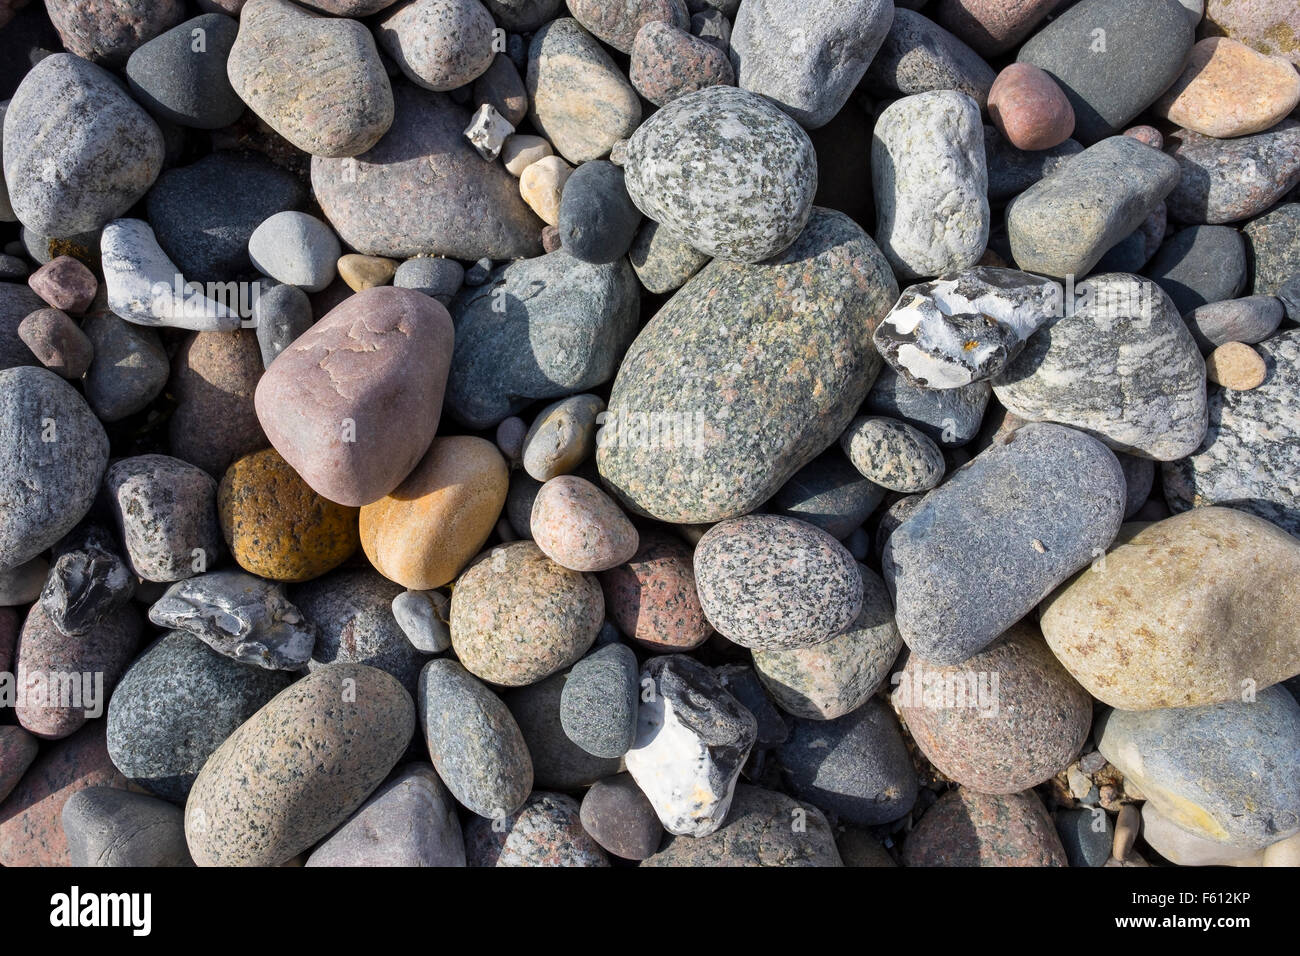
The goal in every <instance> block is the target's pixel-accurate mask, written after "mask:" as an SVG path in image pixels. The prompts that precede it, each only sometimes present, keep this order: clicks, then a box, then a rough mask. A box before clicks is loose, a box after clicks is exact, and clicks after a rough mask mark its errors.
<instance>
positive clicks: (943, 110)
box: [871, 90, 989, 279]
mask: <svg viewBox="0 0 1300 956" xmlns="http://www.w3.org/2000/svg"><path fill="white" fill-rule="evenodd" d="M871 184H872V188H873V189H874V190H875V197H876V242H878V243H879V244H880V249H881V251H882V252H884V254H885V257H886V258H887V259H888V260H889V264H890V265H891V266H893V267H894V271H895V272H896V273H897V274H898V275H899V277H900V278H903V279H920V278H926V277H928V276H937V275H943V274H944V273H947V272H956V271H958V270H961V269H965V268H968V267H970V266H973V265H974V264H975V263H976V262H978V261H979V258H980V256H982V255H983V254H984V248H985V246H987V245H988V239H989V201H988V167H987V166H986V165H985V159H984V126H983V124H982V123H981V122H980V110H979V106H977V105H976V103H975V101H974V100H973V99H971V98H970V97H969V96H967V95H966V94H965V93H958V92H956V91H954V90H935V91H932V92H929V93H918V94H916V95H915V96H905V97H903V98H902V99H901V100H896V101H895V102H894V103H892V104H890V105H889V106H888V107H887V108H886V109H885V111H884V112H883V113H881V114H880V118H879V119H878V120H876V129H875V132H874V133H873V134H872V137H871Z"/></svg>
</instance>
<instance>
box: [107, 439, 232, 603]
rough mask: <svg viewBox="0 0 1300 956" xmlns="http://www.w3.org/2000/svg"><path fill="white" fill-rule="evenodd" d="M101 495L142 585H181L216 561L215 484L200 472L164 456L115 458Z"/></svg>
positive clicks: (218, 535) (218, 541)
mask: <svg viewBox="0 0 1300 956" xmlns="http://www.w3.org/2000/svg"><path fill="white" fill-rule="evenodd" d="M104 493H105V495H106V496H107V498H108V505H109V510H110V512H111V513H112V515H113V518H114V520H115V521H116V522H117V528H118V531H119V532H120V533H121V534H122V536H123V539H124V540H125V542H126V553H127V559H128V560H129V561H130V562H131V568H132V569H133V570H134V571H135V573H136V574H138V575H139V576H140V577H142V578H144V579H145V580H147V581H159V582H170V581H181V580H184V579H185V578H190V577H193V576H194V575H196V574H201V573H203V572H204V571H206V570H207V568H208V567H209V566H211V565H213V564H215V563H216V561H217V559H218V558H219V557H220V556H221V554H222V550H223V549H222V542H221V529H220V527H218V525H217V483H216V481H214V480H213V479H212V477H211V476H210V475H208V473H207V472H205V471H203V470H202V469H201V468H197V467H195V466H194V465H191V464H187V463H186V462H183V461H181V460H180V459H178V458H171V457H168V456H167V455H137V456H135V457H133V458H120V459H118V460H116V461H114V462H113V464H111V465H110V466H109V468H108V472H107V474H105V476H104Z"/></svg>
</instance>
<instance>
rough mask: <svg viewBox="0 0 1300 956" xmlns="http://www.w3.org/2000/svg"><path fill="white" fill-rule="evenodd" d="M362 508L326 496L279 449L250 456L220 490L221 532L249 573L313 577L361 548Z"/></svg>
mask: <svg viewBox="0 0 1300 956" xmlns="http://www.w3.org/2000/svg"><path fill="white" fill-rule="evenodd" d="M357 510H358V509H356V508H349V507H346V506H345V505H340V504H335V503H334V502H333V501H330V500H328V499H326V498H322V497H321V496H320V495H318V494H316V492H314V491H312V490H311V488H310V487H308V485H307V483H306V482H305V481H303V480H302V478H300V477H299V476H298V473H297V472H296V471H294V470H293V468H292V467H290V465H289V463H288V462H287V461H285V460H284V459H283V458H282V457H280V453H279V452H277V451H276V450H275V449H274V448H268V449H266V450H265V451H259V452H254V453H253V454H251V455H245V456H244V457H243V458H241V459H239V460H238V461H236V462H235V463H234V464H233V465H231V466H230V468H229V469H227V471H226V474H225V477H223V478H222V479H221V485H220V487H219V488H218V489H217V511H218V514H219V516H220V518H221V533H222V534H223V535H225V538H226V544H227V545H229V547H230V553H231V554H233V555H234V557H235V561H236V562H237V563H238V564H239V566H240V567H241V568H243V569H244V570H245V571H249V572H251V573H253V574H257V575H260V576H261V577H264V578H270V579H271V580H273V581H294V582H297V581H310V580H311V579H312V578H318V577H320V576H321V575H322V574H324V573H325V572H326V571H330V570H333V569H334V568H336V567H338V566H339V565H340V564H342V563H343V562H344V561H346V560H347V558H348V556H349V555H351V554H352V552H353V551H355V550H356V548H357V541H358V534H357Z"/></svg>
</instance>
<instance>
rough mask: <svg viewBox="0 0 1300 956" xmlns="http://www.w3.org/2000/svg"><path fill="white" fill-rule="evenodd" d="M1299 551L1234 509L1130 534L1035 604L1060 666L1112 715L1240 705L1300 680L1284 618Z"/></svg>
mask: <svg viewBox="0 0 1300 956" xmlns="http://www.w3.org/2000/svg"><path fill="white" fill-rule="evenodd" d="M1298 575H1300V542H1297V541H1296V539H1295V538H1294V537H1292V536H1290V535H1288V534H1286V533H1284V532H1283V531H1282V530H1281V529H1280V528H1278V527H1277V526H1275V525H1272V524H1269V523H1268V522H1267V521H1264V520H1263V519H1262V518H1257V517H1255V516H1254V515H1252V514H1247V513H1246V512H1244V511H1237V510H1235V509H1233V508H1216V507H1208V508H1196V509H1193V510H1192V511H1187V512H1183V513H1182V514H1177V515H1174V516H1173V517H1171V518H1166V519H1165V520H1164V521H1160V522H1157V523H1155V524H1133V525H1125V527H1124V529H1123V530H1122V531H1121V533H1120V536H1119V538H1118V539H1117V541H1116V544H1115V546H1114V547H1112V548H1111V550H1110V552H1109V553H1108V554H1107V555H1106V560H1105V564H1104V565H1103V566H1099V567H1097V568H1095V569H1090V570H1085V571H1081V572H1080V573H1079V574H1078V575H1076V576H1075V577H1074V578H1073V579H1072V580H1071V581H1069V582H1067V583H1066V584H1065V585H1063V586H1062V587H1061V588H1060V589H1059V590H1058V591H1057V592H1056V593H1055V594H1053V595H1052V596H1051V597H1049V598H1048V599H1047V600H1046V601H1044V602H1043V605H1042V626H1043V633H1044V635H1046V637H1047V641H1048V644H1050V645H1051V647H1052V650H1053V651H1054V652H1055V653H1056V656H1057V657H1058V658H1060V660H1061V662H1062V663H1063V664H1064V665H1065V666H1066V667H1067V668H1068V669H1069V670H1070V672H1071V673H1072V674H1073V675H1074V676H1075V677H1076V678H1077V679H1078V680H1079V681H1080V682H1081V683H1082V684H1083V685H1084V687H1086V688H1087V689H1088V692H1089V693H1090V694H1092V695H1093V696H1094V697H1096V698H1097V699H1098V700H1101V701H1103V702H1105V703H1107V704H1110V705H1111V706H1112V707H1118V708H1120V709H1122V710H1151V709H1153V708H1161V707H1193V706H1197V705H1201V704H1212V703H1218V702H1220V701H1228V700H1235V699H1239V698H1240V697H1241V694H1242V688H1243V686H1245V682H1247V681H1249V682H1251V683H1252V684H1253V685H1255V686H1258V687H1267V686H1269V685H1270V684H1275V683H1277V682H1279V681H1282V680H1285V679H1286V678H1287V677H1289V676H1291V675H1293V674H1295V673H1296V672H1300V637H1298V636H1297V633H1296V629H1295V623H1294V620H1293V617H1292V615H1291V613H1290V610H1289V609H1290V607H1291V606H1292V603H1293V601H1294V595H1293V586H1294V582H1295V581H1296V580H1297V576H1298Z"/></svg>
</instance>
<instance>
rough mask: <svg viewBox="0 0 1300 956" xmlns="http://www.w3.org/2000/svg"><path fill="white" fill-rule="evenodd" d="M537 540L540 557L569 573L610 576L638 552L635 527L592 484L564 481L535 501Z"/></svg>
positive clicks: (554, 480) (547, 486) (543, 490)
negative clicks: (588, 572)
mask: <svg viewBox="0 0 1300 956" xmlns="http://www.w3.org/2000/svg"><path fill="white" fill-rule="evenodd" d="M531 530H532V533H533V540H534V541H536V542H537V546H538V547H539V548H541V549H542V553H543V554H545V555H546V556H547V557H548V558H550V559H551V560H552V561H554V562H555V563H556V564H558V565H560V566H561V567H564V568H568V569H569V570H571V571H608V570H609V569H610V568H616V567H618V566H619V565H620V564H623V563H624V562H625V561H630V560H631V559H632V556H633V555H634V554H636V550H637V548H638V547H640V539H639V538H638V536H637V533H636V528H634V527H633V526H632V522H631V521H629V520H628V519H627V515H625V514H623V511H622V509H620V508H619V506H618V505H616V504H614V502H613V500H612V499H611V498H610V497H609V495H607V494H605V493H604V492H603V491H601V490H600V489H599V488H597V487H596V486H595V485H593V484H592V483H591V482H590V481H587V479H585V478H579V477H578V476H577V475H560V476H559V477H558V478H552V479H551V480H550V481H548V482H547V483H546V484H544V485H542V488H541V490H540V491H538V492H537V497H536V498H534V499H533V515H532V522H531Z"/></svg>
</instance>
